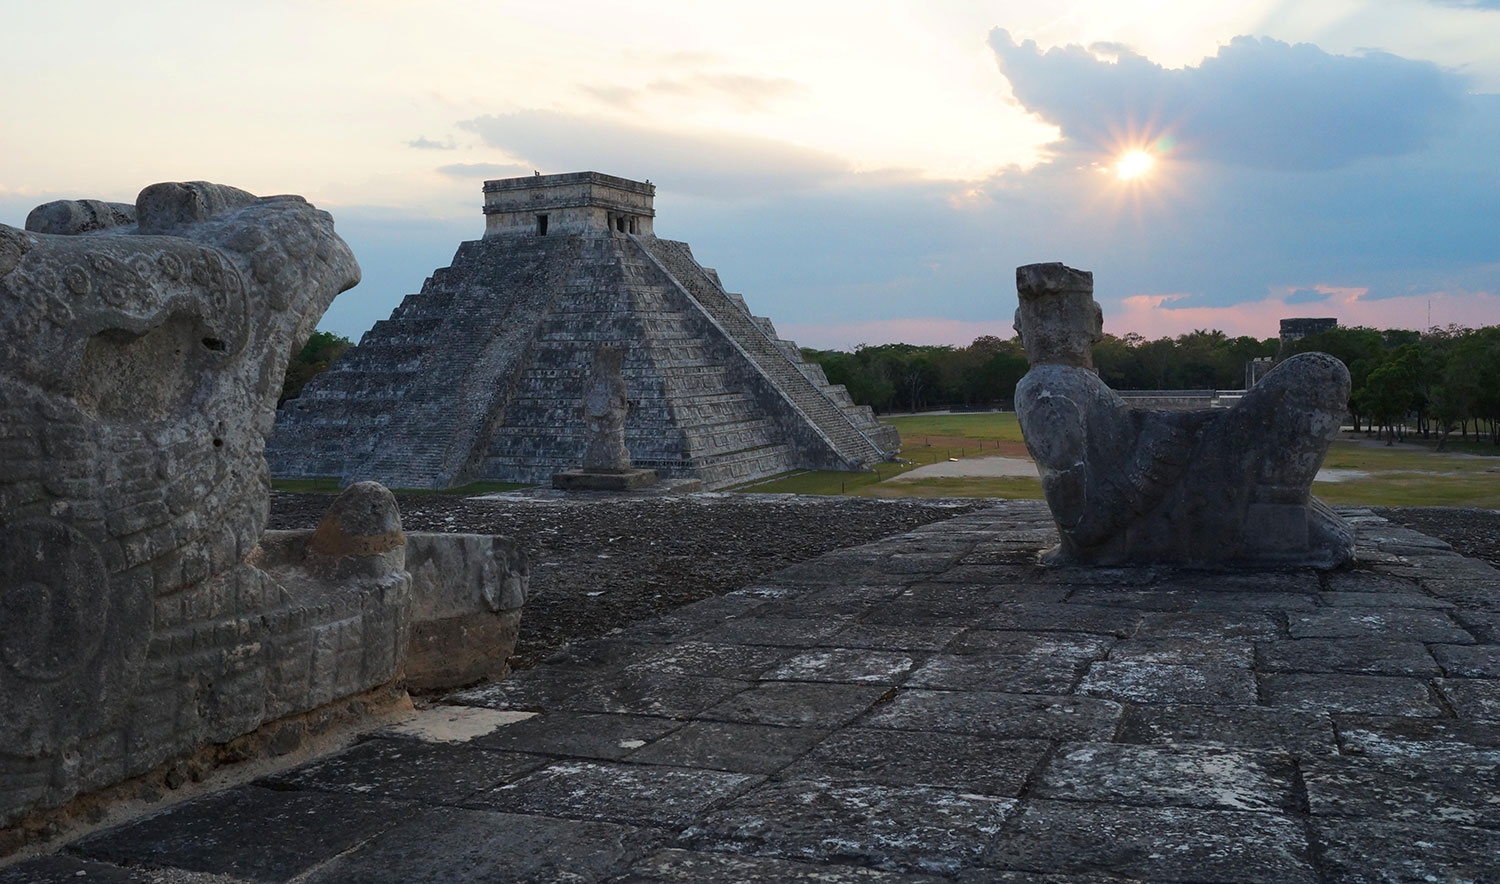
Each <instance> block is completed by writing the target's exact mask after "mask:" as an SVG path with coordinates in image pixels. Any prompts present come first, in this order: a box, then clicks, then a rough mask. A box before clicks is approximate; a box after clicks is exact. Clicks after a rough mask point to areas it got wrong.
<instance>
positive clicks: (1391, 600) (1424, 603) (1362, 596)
mask: <svg viewBox="0 0 1500 884" xmlns="http://www.w3.org/2000/svg"><path fill="white" fill-rule="evenodd" d="M1318 603H1319V604H1322V605H1326V606H1328V607H1331V608H1431V609H1433V610H1442V609H1446V608H1451V607H1453V603H1452V602H1450V601H1447V600H1445V599H1438V598H1433V597H1432V596H1430V595H1423V594H1422V593H1421V592H1323V593H1319V594H1318Z"/></svg>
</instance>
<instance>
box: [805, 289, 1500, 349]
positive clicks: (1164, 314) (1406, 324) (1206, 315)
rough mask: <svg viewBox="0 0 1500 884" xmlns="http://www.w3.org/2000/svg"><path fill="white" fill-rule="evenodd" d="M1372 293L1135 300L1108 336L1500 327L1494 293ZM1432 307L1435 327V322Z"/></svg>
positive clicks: (891, 327) (920, 327) (960, 338)
mask: <svg viewBox="0 0 1500 884" xmlns="http://www.w3.org/2000/svg"><path fill="white" fill-rule="evenodd" d="M1309 290H1311V291H1316V292H1319V293H1321V294H1324V295H1326V297H1325V298H1324V299H1323V300H1320V301H1317V302H1315V303H1295V302H1294V303H1288V301H1287V298H1289V297H1291V296H1292V295H1293V293H1295V292H1307V291H1309ZM1368 294H1369V289H1365V288H1355V287H1350V286H1332V285H1311V286H1302V287H1295V286H1286V287H1284V288H1282V289H1279V290H1278V291H1276V292H1274V293H1273V294H1272V295H1271V296H1270V297H1268V298H1266V299H1265V300H1263V301H1255V302H1250V303H1243V304H1234V305H1231V306H1228V307H1173V306H1172V305H1173V304H1174V303H1176V302H1178V301H1181V300H1183V299H1184V298H1186V296H1185V295H1179V294H1163V295H1132V296H1129V297H1126V298H1121V299H1119V300H1118V301H1115V302H1113V303H1111V302H1108V301H1106V302H1105V303H1104V330H1105V331H1106V332H1108V333H1110V334H1112V335H1119V336H1124V335H1126V334H1128V333H1131V332H1134V333H1136V334H1139V335H1142V336H1143V337H1146V338H1149V339H1156V338H1163V337H1167V338H1174V337H1177V336H1178V335H1183V334H1188V333H1190V332H1192V331H1194V330H1195V329H1218V330H1219V331H1222V332H1224V333H1225V334H1227V335H1230V336H1231V337H1238V336H1240V335H1249V336H1251V337H1255V338H1274V337H1276V335H1277V334H1278V333H1279V332H1280V322H1281V320H1283V319H1291V318H1294V317H1306V316H1332V317H1334V318H1335V319H1337V320H1338V321H1339V325H1343V326H1355V325H1363V326H1369V327H1371V328H1381V329H1384V328H1408V329H1425V328H1428V327H1431V326H1446V325H1450V324H1456V325H1461V326H1465V327H1468V328H1478V327H1480V326H1485V325H1500V294H1495V293H1492V292H1444V291H1435V292H1422V293H1416V294H1411V295H1406V296H1402V297H1395V298H1380V299H1371V298H1369V297H1368ZM1429 301H1430V304H1431V321H1430V322H1429V320H1428V307H1429ZM776 327H777V330H778V331H779V332H780V334H781V336H782V337H784V338H788V339H791V340H795V341H796V342H797V343H798V344H800V345H802V346H804V347H816V348H818V349H822V350H852V349H854V348H855V347H857V346H859V345H860V344H871V345H878V344H894V343H901V344H923V345H939V346H941V345H949V346H954V347H962V346H966V345H968V344H969V343H971V342H972V341H973V340H974V339H975V338H977V337H979V336H980V335H994V336H996V337H1000V338H1009V337H1012V336H1013V335H1014V334H1015V332H1014V331H1013V330H1012V329H1011V317H1009V316H1006V317H1004V318H1000V317H996V318H995V319H993V320H984V321H978V322H972V321H964V320H958V319H942V318H939V317H904V318H900V319H879V320H870V321H867V322H841V323H797V322H783V323H777V326H776Z"/></svg>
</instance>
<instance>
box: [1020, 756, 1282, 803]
mask: <svg viewBox="0 0 1500 884" xmlns="http://www.w3.org/2000/svg"><path fill="white" fill-rule="evenodd" d="M1294 778H1295V770H1294V765H1293V764H1292V760H1291V758H1289V757H1288V756H1286V755H1279V754H1275V753H1270V752H1254V751H1245V750H1239V751H1236V750H1230V749H1218V748H1206V747H1200V746H1191V747H1188V746H1176V747H1172V748H1170V749H1168V748H1159V747H1151V746H1130V745H1122V744H1118V743H1070V744H1064V745H1063V746H1061V747H1059V748H1058V750H1057V752H1056V754H1054V755H1053V756H1052V760H1051V762H1050V763H1049V764H1048V765H1047V768H1046V770H1044V771H1042V775H1041V777H1040V778H1039V779H1038V781H1037V784H1036V787H1035V788H1034V789H1032V791H1031V794H1032V795H1034V796H1036V797H1039V798H1060V799H1066V800H1070V801H1103V802H1112V803H1120V804H1143V805H1152V806H1175V807H1203V808H1212V809H1217V810H1261V811H1274V810H1283V809H1286V808H1290V807H1293V806H1294V805H1295V803H1296V796H1295V786H1294Z"/></svg>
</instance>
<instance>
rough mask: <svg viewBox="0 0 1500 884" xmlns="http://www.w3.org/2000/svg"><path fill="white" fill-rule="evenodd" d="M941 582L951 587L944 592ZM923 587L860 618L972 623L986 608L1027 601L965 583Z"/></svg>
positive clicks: (1056, 593)
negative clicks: (921, 589) (923, 589)
mask: <svg viewBox="0 0 1500 884" xmlns="http://www.w3.org/2000/svg"><path fill="white" fill-rule="evenodd" d="M945 586H948V587H950V588H951V589H952V591H951V592H944V591H943V587H945ZM925 589H926V591H924V592H922V593H921V594H920V595H911V594H907V595H902V596H898V597H896V598H894V599H892V600H891V601H889V602H886V603H884V604H882V605H878V606H876V607H875V608H874V609H873V610H871V611H870V612H869V613H868V614H866V615H865V616H864V617H863V618H862V620H861V622H862V623H872V624H877V625H895V626H901V625H905V624H919V625H924V626H972V625H974V624H975V623H979V622H982V621H983V619H984V618H985V617H986V616H987V615H989V614H990V612H993V611H995V610H998V609H1002V608H1005V607H1009V606H1012V605H1016V604H1028V603H1029V602H1026V601H1016V600H1015V599H1014V595H1015V593H1013V592H1004V593H996V592H986V591H983V590H978V589H976V588H974V587H972V586H969V585H966V584H927V585H926V588H925ZM1038 592H1039V593H1041V594H1044V595H1046V596H1048V597H1050V598H1055V599H1061V598H1062V596H1063V594H1064V593H1062V592H1061V591H1059V590H1055V589H1049V590H1040V591H1038ZM1049 603H1050V602H1049Z"/></svg>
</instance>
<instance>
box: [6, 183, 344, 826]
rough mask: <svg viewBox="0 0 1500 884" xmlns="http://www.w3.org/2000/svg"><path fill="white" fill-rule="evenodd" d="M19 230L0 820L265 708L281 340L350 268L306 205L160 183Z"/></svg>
mask: <svg viewBox="0 0 1500 884" xmlns="http://www.w3.org/2000/svg"><path fill="white" fill-rule="evenodd" d="M28 223H29V224H30V226H31V227H32V228H34V229H28V230H17V229H14V228H11V227H5V226H3V225H0V413H3V420H0V548H3V550H4V552H3V553H0V611H3V616H0V708H4V710H5V714H4V715H3V716H0V784H3V785H0V820H5V821H9V820H11V819H12V818H13V817H14V815H15V814H17V813H18V812H20V811H22V810H24V809H26V808H30V807H34V806H38V805H45V804H52V803H57V802H58V801H61V800H66V799H67V798H69V797H71V795H73V794H74V793H75V792H77V791H79V790H83V789H89V788H93V787H97V786H99V785H102V784H105V783H108V782H114V781H117V780H119V779H123V778H125V777H128V776H132V775H135V774H138V773H141V772H143V771H144V770H148V769H150V768H151V767H153V766H155V765H156V764H158V763H160V762H161V761H162V760H164V759H165V758H166V757H168V756H169V755H172V754H175V753H177V752H179V751H182V750H185V749H187V748H189V747H190V746H192V747H195V746H197V745H201V743H202V742H204V741H207V740H212V739H219V738H225V737H227V736H232V735H233V734H236V733H239V732H241V730H240V729H241V728H243V727H244V726H246V725H247V724H248V725H249V726H250V727H253V726H254V725H255V724H258V723H259V722H260V720H261V718H262V717H263V716H264V715H265V714H266V710H267V706H268V704H267V702H266V701H265V700H264V699H263V698H261V697H260V696H259V694H257V695H256V698H255V699H253V700H251V699H248V698H247V694H246V692H245V691H244V690H243V687H242V683H243V682H244V681H247V680H250V679H255V678H260V679H262V680H264V679H266V678H268V677H269V668H270V667H271V666H272V661H273V660H274V659H275V657H274V655H273V654H272V653H271V649H270V648H269V646H268V645H267V644H266V643H265V642H261V641H259V639H260V638H261V636H258V635H256V634H255V633H256V629H255V628H254V622H253V621H250V620H247V619H243V618H244V616H245V615H247V614H248V611H246V610H245V609H246V608H247V607H251V606H254V607H257V608H259V607H260V605H259V602H261V601H262V600H267V599H272V598H275V597H276V595H277V593H278V592H279V589H278V588H277V587H276V586H275V585H274V583H273V582H271V581H269V580H268V579H267V577H266V575H265V573H264V572H262V571H259V570H257V569H254V568H250V567H247V566H245V565H243V564H242V562H243V561H244V560H245V559H246V558H247V557H248V556H249V555H250V553H251V551H252V550H253V549H254V547H255V545H256V541H257V539H258V538H259V536H260V534H261V529H262V527H263V526H264V523H265V518H266V501H267V494H266V492H267V475H266V470H265V465H264V462H263V461H262V459H261V449H262V446H263V444H264V440H265V436H266V434H267V433H269V432H270V428H271V424H272V421H273V419H274V411H275V403H276V390H277V387H278V386H279V385H280V378H281V373H282V371H283V370H284V366H285V365H286V361H287V358H288V355H289V353H290V352H291V351H292V349H293V348H294V347H296V346H298V345H300V343H301V341H302V340H304V339H305V338H306V337H307V335H308V334H309V333H310V332H311V331H312V330H313V328H314V326H315V325H316V322H317V319H318V317H319V316H320V315H321V314H322V312H323V310H324V309H326V307H327V306H328V303H329V302H330V301H331V300H332V299H333V297H334V296H335V295H336V294H338V293H339V292H341V291H343V290H345V289H347V288H349V287H350V286H352V285H354V284H355V283H356V282H357V281H358V280H359V268H358V266H357V265H356V264H355V261H354V256H353V255H352V254H351V253H350V251H349V248H348V247H347V246H346V245H345V244H344V242H343V241H342V240H341V239H339V238H338V236H337V235H336V234H335V233H334V232H333V221H332V219H331V218H330V217H329V216H328V215H327V214H326V213H324V212H319V211H317V210H316V209H314V208H313V207H312V206H310V205H308V204H307V202H305V201H304V200H302V199H301V198H299V197H290V196H283V197H271V198H266V199H262V198H258V197H256V196H254V195H252V194H249V193H246V192H245V191H242V190H237V189H235V188H232V187H224V186H221V185H215V184H207V183H202V182H194V183H187V184H158V185H153V186H151V187H148V188H146V189H145V190H143V191H142V192H141V195H140V197H139V199H138V200H137V202H136V205H135V206H134V207H130V208H129V209H128V210H127V209H126V208H125V207H116V206H111V205H109V204H105V203H99V202H94V201H83V202H78V203H67V202H63V203H51V204H48V205H46V206H42V207H39V208H38V210H37V211H35V212H33V213H32V215H31V217H30V218H29V219H28ZM50 231H55V232H50ZM252 599H254V600H256V602H255V603H251V602H250V600H252ZM267 607H271V606H267ZM260 613H262V612H261V611H257V615H256V620H258V619H259V615H260ZM305 676H306V674H305V673H304V677H305Z"/></svg>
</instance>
